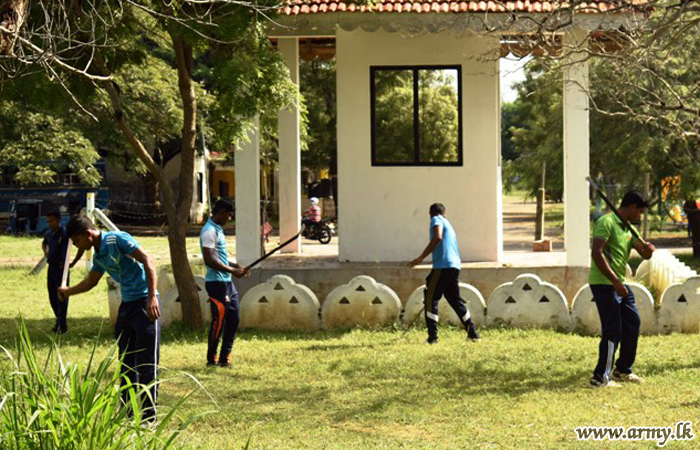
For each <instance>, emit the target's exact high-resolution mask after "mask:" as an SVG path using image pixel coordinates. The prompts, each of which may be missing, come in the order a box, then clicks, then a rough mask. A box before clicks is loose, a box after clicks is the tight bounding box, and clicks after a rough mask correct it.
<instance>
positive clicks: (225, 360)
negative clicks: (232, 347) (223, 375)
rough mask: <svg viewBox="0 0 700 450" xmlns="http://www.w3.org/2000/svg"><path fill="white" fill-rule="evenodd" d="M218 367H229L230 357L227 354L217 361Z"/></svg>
mask: <svg viewBox="0 0 700 450" xmlns="http://www.w3.org/2000/svg"><path fill="white" fill-rule="evenodd" d="M219 367H225V368H228V367H231V357H230V356H227V357H226V358H221V359H220V361H219Z"/></svg>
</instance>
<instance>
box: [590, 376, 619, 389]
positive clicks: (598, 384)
mask: <svg viewBox="0 0 700 450" xmlns="http://www.w3.org/2000/svg"><path fill="white" fill-rule="evenodd" d="M588 387H590V388H593V389H595V388H604V387H620V385H619V384H618V383H615V382H614V381H612V380H610V381H608V382H607V383H606V382H605V381H603V380H599V379H598V378H596V377H593V378H591V381H589V382H588Z"/></svg>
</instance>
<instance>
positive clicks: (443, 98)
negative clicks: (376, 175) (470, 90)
mask: <svg viewBox="0 0 700 450" xmlns="http://www.w3.org/2000/svg"><path fill="white" fill-rule="evenodd" d="M418 74H419V75H418V114H417V116H418V130H419V131H418V135H419V136H418V137H419V142H418V148H419V152H420V155H419V160H420V161H421V162H450V161H456V160H457V150H458V140H459V112H458V106H457V105H458V99H457V90H456V82H457V80H456V77H455V76H453V75H452V74H451V71H449V70H420V71H418ZM413 77H414V74H413V71H412V70H377V71H376V72H375V79H374V83H375V85H374V92H375V111H374V112H375V117H374V127H375V139H376V143H375V145H376V146H375V155H376V157H377V159H378V160H379V161H382V162H392V163H402V162H413V161H414V159H415V157H414V154H415V141H414V122H415V111H414V80H413Z"/></svg>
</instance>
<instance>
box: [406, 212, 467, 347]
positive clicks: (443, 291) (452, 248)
mask: <svg viewBox="0 0 700 450" xmlns="http://www.w3.org/2000/svg"><path fill="white" fill-rule="evenodd" d="M429 237H430V242H428V245H427V246H426V247H425V250H423V253H421V255H420V256H419V257H418V258H416V259H414V260H413V261H411V262H410V263H408V264H409V266H410V267H414V266H416V265H418V264H420V263H421V261H423V260H424V259H425V258H426V257H427V256H428V255H430V254H431V253H432V256H433V270H431V271H430V274H429V275H428V278H426V282H425V285H426V290H425V297H424V302H425V303H424V311H425V323H426V325H427V327H428V344H437V342H438V336H437V334H438V302H439V301H440V298H442V296H443V295H444V296H445V298H446V299H447V302H448V303H449V304H450V306H451V307H452V309H454V310H455V312H456V313H457V316H458V317H459V320H460V321H461V322H462V325H463V326H464V328H465V329H466V330H467V337H468V338H469V339H470V340H472V341H478V340H480V337H479V333H478V332H477V331H476V326H475V325H474V322H472V319H471V316H470V315H469V310H468V309H467V304H466V302H465V301H464V299H462V298H461V297H460V295H459V271H460V269H461V268H462V260H461V258H460V257H459V245H458V244H457V234H456V233H455V230H454V228H452V225H451V224H450V222H449V221H448V220H447V219H446V218H445V206H444V205H443V204H442V203H433V204H432V205H430V232H429Z"/></svg>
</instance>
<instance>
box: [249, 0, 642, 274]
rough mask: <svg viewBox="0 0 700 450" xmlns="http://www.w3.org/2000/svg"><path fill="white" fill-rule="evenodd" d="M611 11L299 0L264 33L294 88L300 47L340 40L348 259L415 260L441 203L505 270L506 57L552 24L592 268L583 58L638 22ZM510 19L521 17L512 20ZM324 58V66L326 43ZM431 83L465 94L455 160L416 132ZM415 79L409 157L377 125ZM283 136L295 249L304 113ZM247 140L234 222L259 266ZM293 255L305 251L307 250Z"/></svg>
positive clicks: (478, 250) (342, 248)
mask: <svg viewBox="0 0 700 450" xmlns="http://www.w3.org/2000/svg"><path fill="white" fill-rule="evenodd" d="M617 5H618V6H619V4H617ZM612 7H613V4H612V3H610V2H596V3H589V4H579V5H578V6H577V7H576V13H575V14H571V10H570V9H562V10H560V11H561V14H560V15H558V16H554V15H553V14H552V13H551V12H550V11H552V10H554V9H556V8H557V4H554V3H549V2H540V1H526V2H520V1H517V2H500V3H496V2H484V1H480V2H477V1H464V2H457V1H449V0H445V1H433V2H422V3H408V2H402V1H401V0H397V1H390V0H385V1H383V2H379V3H375V4H374V5H373V7H372V8H373V11H369V7H359V6H356V5H354V4H346V3H339V2H333V1H332V0H330V1H329V0H305V1H300V0H296V1H294V2H293V3H292V2H290V6H288V7H287V8H286V9H285V10H284V14H283V15H282V16H281V17H279V18H278V20H277V21H276V23H275V24H274V26H271V27H270V28H269V36H270V37H271V38H274V39H276V40H277V45H278V48H279V51H280V52H281V53H282V55H283V57H284V59H285V61H286V63H287V65H288V67H289V69H290V72H291V78H292V81H293V82H295V83H298V80H299V68H298V61H299V54H300V40H301V41H302V50H303V51H306V52H308V51H312V50H310V47H311V46H313V45H314V39H321V38H325V39H330V40H331V42H333V41H334V43H335V57H336V61H337V105H338V111H337V113H338V178H339V193H340V203H341V206H340V216H339V224H338V226H339V229H340V232H341V237H340V241H339V260H340V261H351V262H369V261H371V262H395V261H408V260H410V259H412V258H414V257H415V256H416V254H417V252H419V251H420V249H422V248H423V246H424V245H425V243H426V234H427V228H428V226H427V222H428V207H429V205H430V204H431V203H433V202H436V201H439V202H441V203H443V204H445V205H446V207H447V215H448V217H449V219H450V221H451V222H452V223H453V225H454V226H455V228H456V229H457V230H458V233H459V237H460V239H459V243H460V253H461V255H462V258H463V259H464V260H465V261H490V262H500V261H501V260H502V258H503V250H502V248H503V245H502V240H503V238H502V219H501V165H500V163H501V155H500V148H501V147H500V99H499V57H500V56H503V55H504V54H505V53H508V51H511V50H512V48H511V47H508V41H510V40H512V38H513V37H514V36H516V37H517V36H523V35H527V34H528V33H534V32H536V31H537V30H536V29H535V26H536V25H537V24H538V23H541V21H542V19H544V18H545V17H547V18H548V20H549V21H548V22H547V24H548V25H547V26H550V27H553V28H551V29H556V30H557V31H556V32H554V33H551V36H550V42H552V43H553V47H552V48H550V50H553V51H555V52H556V51H560V50H561V51H563V52H564V56H565V58H566V61H567V65H566V66H565V70H564V71H565V75H564V78H565V80H564V87H563V95H564V142H563V148H564V177H565V179H564V186H565V192H564V200H565V224H566V228H565V246H566V266H568V267H587V266H588V264H589V236H590V229H589V217H588V205H589V189H588V185H587V182H586V179H585V178H586V176H587V175H588V170H589V117H588V99H587V96H586V88H587V86H588V63H587V61H586V53H585V51H586V50H587V49H588V46H589V45H591V43H593V42H595V43H596V44H599V43H601V42H604V41H605V32H606V31H607V30H614V29H618V28H619V27H630V26H633V24H634V14H633V13H632V12H630V11H627V10H619V11H617V12H615V13H604V11H606V10H608V9H611V8H612ZM514 17H518V20H516V21H512V19H513V18H514ZM526 17H527V18H529V19H532V20H526V19H525V18H526ZM557 21H558V22H557ZM552 22H557V23H556V24H553V23H552ZM323 51H324V52H326V56H327V52H328V51H329V49H328V46H327V45H326V46H324V48H323ZM431 73H432V74H433V75H434V76H436V77H438V78H439V77H441V76H442V77H443V78H442V79H443V82H442V83H443V85H447V84H450V83H451V84H452V87H453V88H454V89H456V95H457V96H458V97H457V99H456V100H457V101H456V107H455V108H456V109H455V114H456V115H457V117H458V119H457V121H458V127H457V128H458V129H457V130H456V131H455V130H452V133H456V135H455V136H453V137H450V136H447V137H446V139H447V140H448V141H450V139H452V140H451V141H450V142H452V143H451V144H449V145H451V146H452V147H451V150H450V152H451V153H450V154H449V155H448V156H445V155H447V153H445V152H442V155H439V156H438V157H435V156H431V148H428V147H430V146H431V145H432V144H434V142H433V141H430V138H429V136H430V135H431V132H433V134H434V132H435V131H436V130H428V129H422V128H421V121H422V120H427V119H424V116H421V114H422V113H423V111H422V110H421V108H422V107H423V106H422V105H423V104H422V103H421V101H422V100H420V99H419V97H420V95H421V94H420V92H417V91H420V90H421V89H424V88H425V86H428V87H427V88H425V89H430V88H431V86H432V87H434V85H431V84H430V83H436V82H435V81H425V80H426V79H427V78H426V77H428V78H429V77H430V76H431V75H430V74H431ZM435 74H437V75H435ZM411 77H413V89H414V96H413V99H414V108H413V124H414V126H413V130H412V131H411V130H408V131H407V133H409V134H410V133H413V136H412V137H413V139H412V140H413V143H414V145H413V147H411V146H410V141H411V139H410V138H409V139H408V142H409V146H408V147H406V145H404V144H403V143H399V142H396V140H395V142H396V148H394V147H392V142H391V141H387V137H388V136H390V135H391V132H392V131H393V130H390V129H388V128H387V127H388V126H390V123H389V124H387V121H386V120H384V121H382V120H379V119H378V118H379V117H392V114H391V113H392V111H386V110H383V109H382V108H384V109H386V108H388V107H390V106H391V105H390V103H388V101H387V99H386V97H382V96H381V92H383V91H382V89H383V88H382V86H384V85H382V83H392V82H396V81H397V80H399V81H400V80H401V79H402V80H403V81H406V80H409V79H410V78H411ZM392 80H393V81H392ZM445 80H448V81H445ZM449 80H451V81H449ZM421 83H423V84H421ZM425 83H427V84H425ZM421 86H423V87H421ZM409 89H410V85H409ZM416 90H417V91H416ZM425 95H428V94H425ZM425 113H426V114H427V113H429V112H425ZM396 114H399V112H398V111H397V112H396ZM279 126H280V129H279V133H280V163H279V170H280V186H279V191H280V215H281V218H280V228H281V236H280V237H281V239H282V240H286V239H287V238H288V237H291V236H293V235H294V234H295V233H296V232H297V231H298V228H299V223H300V214H301V208H302V205H301V204H300V201H301V200H300V198H301V195H300V193H301V187H300V180H299V173H300V156H299V113H298V110H297V109H291V110H284V111H281V112H280V118H279ZM437 131H440V132H442V131H443V130H437ZM401 136H405V133H403V134H401ZM252 137H253V139H251V141H250V144H248V145H247V146H245V148H244V150H243V151H242V152H238V153H237V154H236V170H237V172H238V171H240V174H239V173H237V176H236V183H237V188H238V189H237V210H238V211H239V212H241V213H242V214H239V215H238V217H237V223H236V225H237V235H238V239H237V245H238V248H237V254H238V259H239V260H240V261H242V262H244V263H246V262H250V261H252V260H253V259H255V258H257V257H258V256H259V255H260V245H259V233H260V222H259V221H260V217H259V216H260V215H259V214H258V213H257V208H258V199H259V198H260V192H259V191H258V190H257V189H258V188H257V187H258V186H260V183H259V180H258V179H257V177H258V176H259V173H260V171H259V169H258V165H259V157H258V155H257V152H258V147H257V137H256V136H255V132H253V136H252ZM434 139H436V138H434ZM401 145H403V147H401ZM399 147H400V148H399ZM453 150H456V152H455V151H453ZM438 153H440V152H438ZM244 186H245V188H243V187H244ZM285 250H286V251H288V252H299V251H301V248H300V244H298V243H297V245H292V246H290V247H288V248H287V249H285Z"/></svg>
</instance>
